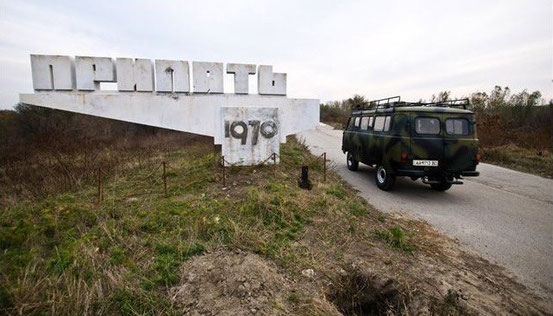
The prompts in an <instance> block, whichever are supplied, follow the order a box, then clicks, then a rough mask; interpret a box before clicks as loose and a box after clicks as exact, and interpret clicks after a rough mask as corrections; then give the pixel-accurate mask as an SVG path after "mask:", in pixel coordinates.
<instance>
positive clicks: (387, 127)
mask: <svg viewBox="0 0 553 316" xmlns="http://www.w3.org/2000/svg"><path fill="white" fill-rule="evenodd" d="M391 122H392V117H391V116H386V120H385V121H384V131H385V132H387V131H389V130H390V124H391Z"/></svg>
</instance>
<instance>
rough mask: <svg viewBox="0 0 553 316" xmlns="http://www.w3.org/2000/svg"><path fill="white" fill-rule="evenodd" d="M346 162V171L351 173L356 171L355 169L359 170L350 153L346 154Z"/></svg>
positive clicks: (357, 163)
mask: <svg viewBox="0 0 553 316" xmlns="http://www.w3.org/2000/svg"><path fill="white" fill-rule="evenodd" d="M346 162H347V165H348V169H349V170H351V171H357V169H358V168H359V161H357V160H355V158H353V154H352V153H351V151H348V153H347V154H346Z"/></svg>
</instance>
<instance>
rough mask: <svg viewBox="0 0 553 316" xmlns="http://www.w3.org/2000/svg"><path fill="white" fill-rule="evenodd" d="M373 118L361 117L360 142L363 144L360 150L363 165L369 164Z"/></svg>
mask: <svg viewBox="0 0 553 316" xmlns="http://www.w3.org/2000/svg"><path fill="white" fill-rule="evenodd" d="M371 118H372V116H363V117H361V124H360V126H359V140H360V144H361V148H360V152H359V155H360V157H359V158H360V159H359V161H361V162H362V163H365V164H368V163H369V146H370V143H369V142H370V134H369V123H370V119H371Z"/></svg>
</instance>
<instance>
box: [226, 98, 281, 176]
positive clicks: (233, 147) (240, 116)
mask: <svg viewBox="0 0 553 316" xmlns="http://www.w3.org/2000/svg"><path fill="white" fill-rule="evenodd" d="M221 110H222V117H223V122H224V141H223V146H222V147H223V155H224V156H225V160H226V161H228V162H230V163H231V164H236V165H241V166H248V165H253V164H256V163H259V162H263V161H265V160H267V159H268V158H269V157H270V156H271V155H272V154H273V153H276V154H277V156H276V161H275V162H276V163H278V162H279V161H280V159H279V155H280V136H279V126H280V122H279V119H278V108H261V107H249V108H246V107H223V108H221ZM272 162H273V160H272V159H269V160H267V161H266V163H269V164H270V163H272Z"/></svg>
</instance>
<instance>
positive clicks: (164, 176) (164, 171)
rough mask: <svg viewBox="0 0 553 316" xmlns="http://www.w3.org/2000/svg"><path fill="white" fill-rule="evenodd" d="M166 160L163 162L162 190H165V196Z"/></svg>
mask: <svg viewBox="0 0 553 316" xmlns="http://www.w3.org/2000/svg"><path fill="white" fill-rule="evenodd" d="M166 164H167V163H166V162H165V161H164V162H163V191H164V192H165V197H167V172H166V170H165V169H166Z"/></svg>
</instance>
